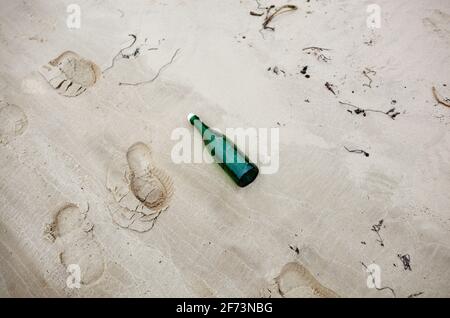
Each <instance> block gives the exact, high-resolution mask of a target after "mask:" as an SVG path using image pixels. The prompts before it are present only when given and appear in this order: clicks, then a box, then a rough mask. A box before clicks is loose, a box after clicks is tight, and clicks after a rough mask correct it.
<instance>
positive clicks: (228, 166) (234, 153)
mask: <svg viewBox="0 0 450 318" xmlns="http://www.w3.org/2000/svg"><path fill="white" fill-rule="evenodd" d="M189 122H190V123H191V124H192V125H194V127H196V128H197V130H198V131H199V132H200V134H201V135H202V138H203V142H204V144H205V147H206V148H207V149H208V151H209V153H210V154H211V155H212V156H213V157H214V160H215V161H216V162H217V163H218V164H219V165H220V167H222V169H223V170H224V171H225V172H226V173H227V174H228V175H229V176H230V177H231V178H232V179H233V181H234V182H235V183H236V184H237V185H238V186H240V187H245V186H247V185H249V184H250V183H252V182H253V181H254V180H255V179H256V177H257V176H258V173H259V169H258V167H257V166H256V165H255V164H254V163H252V162H250V160H249V159H248V157H247V156H246V155H245V154H244V153H243V152H242V151H240V150H239V149H238V148H237V146H236V145H235V144H234V143H233V142H231V141H230V140H229V139H228V138H227V137H226V136H225V135H223V134H221V133H219V132H216V131H214V130H212V129H210V128H209V127H208V126H207V125H206V124H205V123H203V122H202V121H201V120H200V118H199V117H198V116H197V115H191V116H190V117H189Z"/></svg>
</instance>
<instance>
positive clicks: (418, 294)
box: [407, 292, 424, 298]
mask: <svg viewBox="0 0 450 318" xmlns="http://www.w3.org/2000/svg"><path fill="white" fill-rule="evenodd" d="M422 294H424V292H418V293H414V294H411V295H409V296H408V297H407V298H414V297H417V296H420V295H422Z"/></svg>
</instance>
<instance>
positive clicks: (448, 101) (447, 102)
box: [432, 86, 450, 107]
mask: <svg viewBox="0 0 450 318" xmlns="http://www.w3.org/2000/svg"><path fill="white" fill-rule="evenodd" d="M432 90H433V96H434V98H435V99H436V101H437V102H438V103H439V104H441V105H444V106H447V107H450V99H449V98H443V97H441V95H440V94H439V93H438V91H437V89H436V87H434V86H433V88H432Z"/></svg>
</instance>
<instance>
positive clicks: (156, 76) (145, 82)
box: [119, 49, 180, 86]
mask: <svg viewBox="0 0 450 318" xmlns="http://www.w3.org/2000/svg"><path fill="white" fill-rule="evenodd" d="M179 51H180V49H177V50H176V51H175V53H174V54H173V55H172V58H171V59H170V61H169V62H167V63H166V64H164V65H163V66H161V67H160V68H159V70H158V72H157V73H156V75H155V76H153V78H151V79H149V80H147V81H142V82H137V83H126V82H119V85H126V86H138V85H142V84H148V83H151V82H153V81H155V80H156V79H157V78H158V77H159V75H160V74H161V72H162V71H163V70H164V69H165V68H166V67H167V66H169V65H170V64H172V62H173V61H174V59H175V57H176V56H177V54H178V52H179Z"/></svg>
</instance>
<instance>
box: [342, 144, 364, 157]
mask: <svg viewBox="0 0 450 318" xmlns="http://www.w3.org/2000/svg"><path fill="white" fill-rule="evenodd" d="M344 148H345V150H347V151H348V152H354V153H362V154H364V156H366V157H369V153H368V152H366V151H364V150H362V149H353V150H350V149H348V148H347V147H345V146H344Z"/></svg>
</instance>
